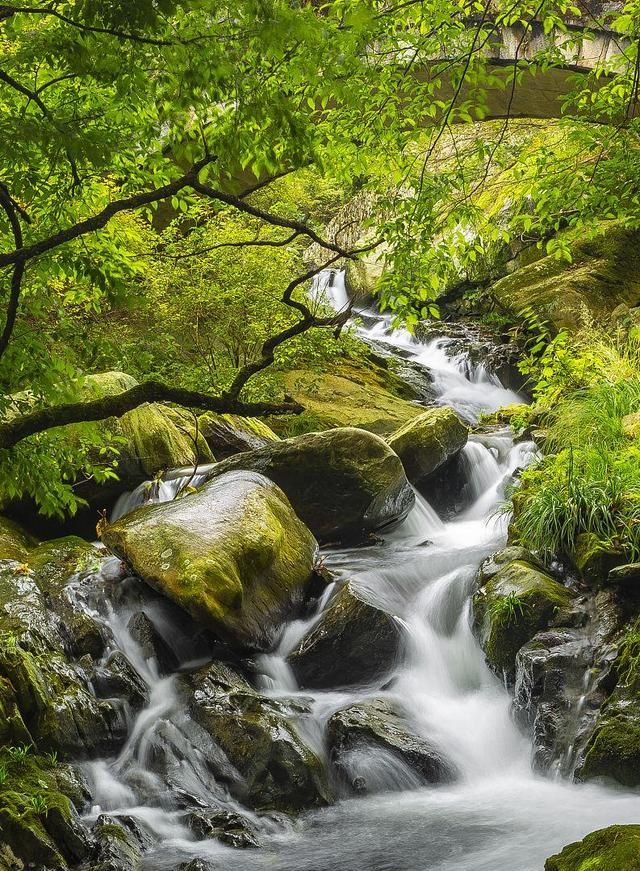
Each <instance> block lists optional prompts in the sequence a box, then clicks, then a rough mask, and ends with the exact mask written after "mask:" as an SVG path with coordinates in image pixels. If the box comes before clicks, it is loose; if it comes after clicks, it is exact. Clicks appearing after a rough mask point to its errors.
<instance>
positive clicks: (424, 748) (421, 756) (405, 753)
mask: <svg viewBox="0 0 640 871" xmlns="http://www.w3.org/2000/svg"><path fill="white" fill-rule="evenodd" d="M328 740H329V750H330V754H331V760H332V762H333V764H334V765H335V766H336V768H337V769H338V771H339V772H340V773H341V774H342V776H343V777H344V778H345V779H346V780H347V782H348V783H349V784H350V786H351V787H352V788H353V789H354V790H355V791H356V792H369V791H371V786H372V784H369V783H367V778H366V774H365V775H364V776H363V772H362V770H361V769H360V766H359V765H358V756H359V755H360V754H366V755H367V756H369V755H370V754H371V751H372V750H382V751H383V752H386V753H388V754H390V755H391V756H392V757H395V758H396V759H399V760H400V761H401V762H403V763H404V764H405V765H406V766H407V767H408V768H409V769H411V770H412V771H413V772H415V774H417V775H418V777H419V778H420V780H422V781H423V782H425V783H442V782H448V781H451V780H453V779H454V777H455V769H454V767H453V765H451V763H449V762H448V761H447V760H446V758H445V757H444V755H443V754H442V752H441V751H440V750H439V749H438V748H437V747H436V746H435V745H434V744H433V743H432V742H430V741H427V740H426V739H425V738H421V737H419V736H418V735H415V734H414V733H413V732H412V731H411V728H410V726H409V724H408V723H407V722H406V721H405V720H404V719H403V717H402V716H401V714H400V713H399V712H398V711H397V710H396V708H395V707H394V705H393V704H392V703H391V702H389V701H387V700H386V699H372V700H370V701H365V702H360V703H358V704H355V705H350V706H349V707H347V708H341V709H340V710H339V711H336V713H335V714H333V716H332V717H331V719H330V720H329V727H328Z"/></svg>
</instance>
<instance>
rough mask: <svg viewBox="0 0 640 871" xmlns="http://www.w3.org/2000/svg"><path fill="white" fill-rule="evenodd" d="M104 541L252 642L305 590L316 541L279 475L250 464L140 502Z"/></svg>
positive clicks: (145, 574)
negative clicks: (167, 498) (175, 496)
mask: <svg viewBox="0 0 640 871" xmlns="http://www.w3.org/2000/svg"><path fill="white" fill-rule="evenodd" d="M241 456H243V455H241ZM103 540H104V541H105V543H106V544H107V546H109V547H110V548H112V549H113V550H114V551H115V552H116V553H117V554H119V555H120V556H122V557H123V558H124V559H126V560H127V561H128V563H129V564H130V565H131V566H132V568H133V569H134V570H135V571H136V573H137V574H139V575H140V576H141V577H142V578H143V579H144V580H146V581H147V582H148V583H149V584H150V585H151V586H153V587H155V588H156V589H158V590H159V591H160V592H161V593H163V594H164V595H166V596H168V597H169V598H170V599H172V600H173V601H174V602H176V603H177V604H178V605H180V606H181V607H182V608H184V609H185V610H186V611H187V612H189V613H190V614H191V616H192V617H194V619H195V620H197V621H199V622H201V623H203V624H204V625H206V626H208V627H209V628H210V629H211V630H213V631H214V632H217V633H218V634H220V635H222V636H223V637H225V638H226V639H227V640H229V641H233V642H235V643H239V644H245V645H249V646H252V645H258V646H260V645H261V644H264V643H266V642H267V641H268V640H269V639H270V636H271V633H272V632H273V631H274V628H275V624H277V622H278V621H279V620H280V619H282V617H283V616H284V615H285V614H286V613H287V611H288V609H289V608H290V607H291V605H292V603H293V602H295V601H298V600H300V599H301V598H302V596H303V593H304V589H305V587H306V584H307V582H308V581H309V579H310V577H311V573H312V569H313V562H314V558H315V552H316V547H317V545H316V542H315V539H314V538H313V536H312V535H311V533H310V532H309V531H308V529H306V527H305V526H304V525H303V524H302V523H301V521H300V520H298V518H297V517H296V515H295V514H294V512H293V510H292V509H291V506H290V505H289V503H288V502H287V499H286V497H285V496H284V494H283V493H282V492H281V491H280V490H279V489H278V488H277V487H276V486H275V484H273V483H271V482H270V481H268V480H267V479H266V478H262V477H260V476H256V475H252V474H250V473H249V474H247V473H244V472H239V473H236V474H232V475H225V476H223V477H220V478H217V479H216V480H214V481H212V482H210V483H209V484H206V485H205V486H204V487H202V488H201V489H200V490H199V491H197V492H196V493H194V494H192V495H189V496H186V497H184V498H183V499H180V500H178V501H177V502H173V503H167V504H164V505H154V506H149V507H145V508H141V509H138V510H137V511H135V512H133V513H132V514H129V515H127V516H126V517H124V518H122V519H121V520H119V521H118V522H117V523H115V524H113V525H111V526H109V527H107V528H106V530H105V531H104V532H103Z"/></svg>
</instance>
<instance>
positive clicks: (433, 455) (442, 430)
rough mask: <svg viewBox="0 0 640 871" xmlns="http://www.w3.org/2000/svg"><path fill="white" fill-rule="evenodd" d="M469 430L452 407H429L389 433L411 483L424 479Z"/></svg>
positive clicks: (461, 443) (458, 448) (461, 444)
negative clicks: (391, 433) (418, 415)
mask: <svg viewBox="0 0 640 871" xmlns="http://www.w3.org/2000/svg"><path fill="white" fill-rule="evenodd" d="M468 434H469V431H468V429H467V427H466V426H465V425H464V424H463V423H462V421H461V420H460V418H459V417H458V415H457V414H456V413H455V411H453V409H451V408H430V409H429V410H428V411H425V412H424V414H421V415H420V417H416V418H415V420H412V421H409V423H406V424H405V425H404V426H403V427H401V428H400V429H398V430H396V431H395V432H394V433H393V435H391V436H389V438H388V439H387V442H388V444H389V447H390V448H391V449H392V450H393V451H395V453H396V454H397V455H398V456H399V457H400V459H401V460H402V465H403V466H404V470H405V472H406V473H407V478H408V479H409V480H410V481H411V483H412V484H418V483H420V482H423V481H424V480H425V478H428V477H429V475H431V474H432V473H433V472H435V471H436V469H439V468H440V467H441V466H443V465H444V464H445V463H446V462H447V460H450V459H451V458H452V457H455V456H456V455H457V454H458V453H460V451H461V450H462V448H463V447H464V446H465V445H466V443H467V437H468Z"/></svg>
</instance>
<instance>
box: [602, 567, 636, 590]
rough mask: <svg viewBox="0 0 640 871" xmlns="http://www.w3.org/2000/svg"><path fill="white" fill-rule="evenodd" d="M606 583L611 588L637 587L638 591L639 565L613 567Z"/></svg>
mask: <svg viewBox="0 0 640 871" xmlns="http://www.w3.org/2000/svg"><path fill="white" fill-rule="evenodd" d="M606 582H607V584H608V585H611V586H617V585H618V584H620V585H621V586H624V587H627V586H628V587H631V588H635V587H637V588H639V589H640V563H626V564H625V565H622V566H615V567H614V568H612V569H610V571H609V574H608V575H607V581H606Z"/></svg>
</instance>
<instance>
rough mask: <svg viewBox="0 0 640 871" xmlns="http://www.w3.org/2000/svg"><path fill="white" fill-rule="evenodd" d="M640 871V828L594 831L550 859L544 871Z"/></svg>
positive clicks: (629, 827) (626, 827)
mask: <svg viewBox="0 0 640 871" xmlns="http://www.w3.org/2000/svg"><path fill="white" fill-rule="evenodd" d="M587 869H588V871H640V826H610V827H609V828H608V829H600V830H599V831H597V832H591V834H590V835H587V836H586V838H584V839H583V840H582V841H577V842H576V843H575V844H569V846H567V847H565V848H564V850H563V851H562V852H561V853H558V854H557V855H556V856H551V858H549V859H547V861H546V862H545V866H544V871H587Z"/></svg>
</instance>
